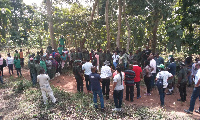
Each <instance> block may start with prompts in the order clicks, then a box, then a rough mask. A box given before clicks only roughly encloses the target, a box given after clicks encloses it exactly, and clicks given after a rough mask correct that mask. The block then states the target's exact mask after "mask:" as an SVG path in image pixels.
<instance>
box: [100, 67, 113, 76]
mask: <svg viewBox="0 0 200 120" xmlns="http://www.w3.org/2000/svg"><path fill="white" fill-rule="evenodd" d="M111 76H112V72H111V68H110V67H109V66H107V65H105V66H102V68H101V78H107V77H111Z"/></svg>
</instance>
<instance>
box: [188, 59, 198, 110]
mask: <svg viewBox="0 0 200 120" xmlns="http://www.w3.org/2000/svg"><path fill="white" fill-rule="evenodd" d="M195 67H196V68H197V74H196V75H195V81H194V82H195V87H194V90H193V92H192V96H191V100H190V107H189V109H188V110H184V111H185V112H186V113H188V114H193V110H194V105H195V101H196V99H197V98H198V97H199V95H200V63H197V64H196V66H195ZM199 109H200V108H199Z"/></svg>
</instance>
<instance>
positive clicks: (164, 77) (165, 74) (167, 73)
mask: <svg viewBox="0 0 200 120" xmlns="http://www.w3.org/2000/svg"><path fill="white" fill-rule="evenodd" d="M171 76H172V74H171V73H169V72H168V71H160V72H159V73H158V74H157V76H156V78H159V77H161V78H163V88H167V85H168V83H167V79H168V78H169V77H171Z"/></svg>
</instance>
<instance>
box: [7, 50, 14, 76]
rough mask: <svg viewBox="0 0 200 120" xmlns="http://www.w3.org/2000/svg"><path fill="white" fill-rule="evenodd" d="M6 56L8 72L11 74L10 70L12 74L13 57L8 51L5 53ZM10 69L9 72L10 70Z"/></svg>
mask: <svg viewBox="0 0 200 120" xmlns="http://www.w3.org/2000/svg"><path fill="white" fill-rule="evenodd" d="M7 55H8V57H7V59H6V64H7V66H8V69H9V74H10V75H11V72H12V74H13V64H14V59H13V57H11V56H10V53H8V54H7ZM10 71H11V72H10Z"/></svg>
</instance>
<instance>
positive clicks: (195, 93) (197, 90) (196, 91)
mask: <svg viewBox="0 0 200 120" xmlns="http://www.w3.org/2000/svg"><path fill="white" fill-rule="evenodd" d="M199 95H200V87H195V88H194V90H193V92H192V96H191V100H190V108H189V111H193V110H194V105H195V101H196V99H197V98H198V97H199Z"/></svg>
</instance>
